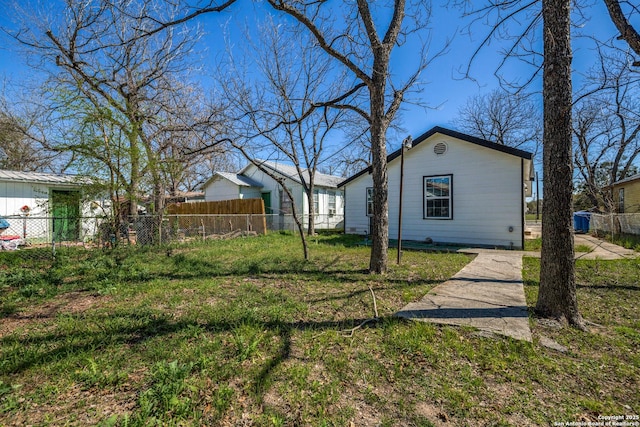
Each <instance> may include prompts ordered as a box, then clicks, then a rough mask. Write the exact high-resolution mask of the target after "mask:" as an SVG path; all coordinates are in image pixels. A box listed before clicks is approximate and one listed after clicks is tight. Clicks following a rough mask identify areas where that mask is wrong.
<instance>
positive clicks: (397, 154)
mask: <svg viewBox="0 0 640 427" xmlns="http://www.w3.org/2000/svg"><path fill="white" fill-rule="evenodd" d="M436 133H439V134H441V135H446V136H450V137H452V138H456V139H460V140H462V141H466V142H469V143H471V144H476V145H480V146H482V147H485V148H490V149H492V150H496V151H499V152H502V153H507V154H511V155H512V156H516V157H521V158H523V159H528V160H531V159H532V158H533V154H532V153H529V152H528V151H523V150H519V149H517V148H513V147H509V146H506V145H502V144H497V143H495V142H491V141H487V140H486V139H482V138H478V137H475V136H471V135H467V134H465V133H462V132H457V131H455V130H451V129H447V128H443V127H440V126H435V127H433V128H431V129H429V130H428V131H426V132H425V133H423V134H422V135H420V136H419V137H417V138H416V139H414V140H413V146H414V147H415V146H416V145H418V144H420V143H421V142H423V141H425V140H427V139H429V138H430V137H432V136H433V135H435V134H436ZM401 150H402V148H399V149H398V150H396V151H394V152H393V153H391V154H389V155H388V156H387V163H390V162H391V161H392V160H394V159H395V158H397V157H400V154H401V152H402V151H401ZM367 172H369V173H370V172H371V166H369V167H368V168H365V169H363V170H361V171H360V172H358V173H356V174H354V175H351V176H350V177H349V178H347V179H345V180H344V181H342V182H340V183H338V187H342V186H344V185H345V184H347V183H349V182H351V181H353V180H354V179H356V178H358V177H359V176H361V175H364V174H365V173H367Z"/></svg>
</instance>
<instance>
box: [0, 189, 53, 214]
mask: <svg viewBox="0 0 640 427" xmlns="http://www.w3.org/2000/svg"><path fill="white" fill-rule="evenodd" d="M48 200H49V188H48V187H47V186H45V185H42V184H31V183H25V182H8V181H0V216H13V215H20V213H21V212H20V208H21V207H23V206H25V205H26V206H29V207H30V208H31V212H30V215H31V216H41V215H47V209H48Z"/></svg>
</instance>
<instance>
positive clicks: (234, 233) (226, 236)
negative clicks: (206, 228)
mask: <svg viewBox="0 0 640 427" xmlns="http://www.w3.org/2000/svg"><path fill="white" fill-rule="evenodd" d="M257 235H258V233H256V232H255V231H242V230H240V229H238V230H234V231H232V232H230V233H225V234H209V235H207V236H205V239H208V240H229V239H235V238H237V237H248V236H257Z"/></svg>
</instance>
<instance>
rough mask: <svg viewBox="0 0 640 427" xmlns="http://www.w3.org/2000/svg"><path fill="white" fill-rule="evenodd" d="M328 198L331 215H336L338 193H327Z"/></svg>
mask: <svg viewBox="0 0 640 427" xmlns="http://www.w3.org/2000/svg"><path fill="white" fill-rule="evenodd" d="M327 198H328V199H329V200H328V204H329V215H330V216H332V215H335V214H336V192H335V191H328V192H327Z"/></svg>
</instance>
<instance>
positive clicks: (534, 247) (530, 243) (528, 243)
mask: <svg viewBox="0 0 640 427" xmlns="http://www.w3.org/2000/svg"><path fill="white" fill-rule="evenodd" d="M524 250H525V251H532V252H540V251H541V250H542V237H536V238H535V239H525V241H524ZM573 250H574V251H575V252H584V253H589V252H592V251H593V248H592V247H591V246H588V245H575V247H574V248H573Z"/></svg>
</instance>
